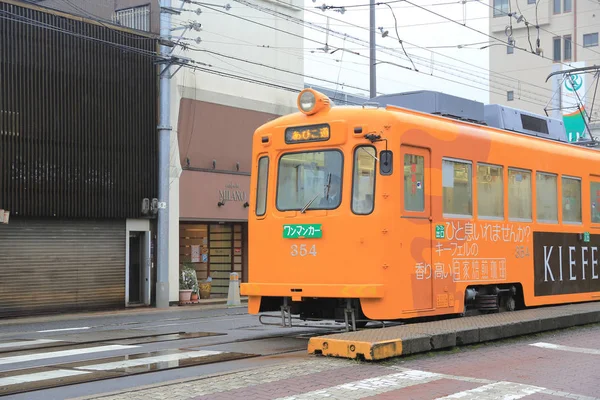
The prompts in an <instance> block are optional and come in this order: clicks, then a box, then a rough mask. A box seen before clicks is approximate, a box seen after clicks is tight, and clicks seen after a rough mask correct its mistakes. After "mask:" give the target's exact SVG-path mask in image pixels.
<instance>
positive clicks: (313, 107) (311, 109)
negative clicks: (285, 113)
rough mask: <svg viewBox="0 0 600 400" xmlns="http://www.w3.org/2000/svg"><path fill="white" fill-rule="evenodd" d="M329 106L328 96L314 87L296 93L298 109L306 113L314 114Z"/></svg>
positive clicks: (325, 109)
mask: <svg viewBox="0 0 600 400" xmlns="http://www.w3.org/2000/svg"><path fill="white" fill-rule="evenodd" d="M330 108H331V101H330V100H329V97H327V96H325V95H324V94H323V93H320V92H317V91H316V90H314V89H310V88H309V89H304V90H303V91H301V92H300V94H299V95H298V109H299V110H300V111H301V112H302V113H304V114H306V115H314V114H317V113H320V112H323V111H327V110H329V109H330Z"/></svg>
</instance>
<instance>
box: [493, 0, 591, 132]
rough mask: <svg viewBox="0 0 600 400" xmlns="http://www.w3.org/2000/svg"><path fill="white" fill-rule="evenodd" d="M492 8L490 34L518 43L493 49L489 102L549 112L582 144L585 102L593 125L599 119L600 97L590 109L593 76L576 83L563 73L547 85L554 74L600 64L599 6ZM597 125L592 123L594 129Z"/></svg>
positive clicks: (556, 0)
mask: <svg viewBox="0 0 600 400" xmlns="http://www.w3.org/2000/svg"><path fill="white" fill-rule="evenodd" d="M490 4H491V5H492V7H490V14H489V15H490V35H492V36H494V37H497V38H499V39H502V40H505V41H507V42H510V43H513V46H507V45H503V44H500V43H499V42H496V43H495V44H493V45H491V46H490V47H489V55H490V67H489V68H490V71H491V72H490V103H497V104H505V105H507V106H510V107H515V108H520V109H524V110H527V111H530V112H535V113H538V114H544V113H545V110H544V109H545V108H546V109H547V110H548V115H550V116H554V117H556V118H562V119H563V120H564V122H565V127H566V128H567V134H568V135H569V137H570V139H571V140H577V137H579V136H581V135H582V130H583V129H584V128H585V126H584V124H583V119H582V117H581V113H580V108H579V107H580V106H581V102H582V103H583V105H584V106H585V109H586V112H587V113H588V115H589V114H591V117H592V122H593V121H594V120H595V121H598V120H599V119H600V114H599V113H598V110H600V108H599V107H598V99H597V98H596V101H595V104H594V107H593V109H592V108H591V107H592V103H593V99H594V93H595V91H594V89H595V81H594V76H593V75H590V74H584V75H577V76H575V77H574V79H575V80H574V81H573V82H571V81H570V80H564V79H563V78H564V76H563V75H557V76H556V77H554V78H550V79H548V81H547V82H546V78H547V77H548V75H550V74H551V73H552V72H555V71H560V70H567V69H570V68H578V67H586V66H593V65H599V64H600V47H599V40H598V35H599V34H600V3H598V2H596V1H589V0H549V1H535V0H520V1H517V0H492V2H491V3H490ZM511 13H512V14H513V16H512V17H509V16H508V14H511ZM515 14H516V15H515ZM525 22H528V23H529V25H528V26H527V25H526V24H525ZM536 25H537V26H539V29H537V28H536ZM538 39H539V42H538ZM515 47H520V48H524V49H526V50H527V51H522V50H519V49H517V48H515ZM532 53H534V54H532ZM539 55H542V56H544V57H545V58H542V57H540V56H539ZM573 88H575V89H576V90H573ZM577 96H579V98H580V99H581V102H580V101H578V100H577ZM553 109H554V110H553ZM596 126H597V124H594V123H592V124H591V126H590V124H588V127H590V128H591V129H593V130H595V129H596V128H595V127H596Z"/></svg>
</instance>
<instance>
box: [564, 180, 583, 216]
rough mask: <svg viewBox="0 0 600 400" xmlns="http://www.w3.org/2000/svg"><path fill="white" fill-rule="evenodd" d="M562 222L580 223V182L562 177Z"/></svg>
mask: <svg viewBox="0 0 600 400" xmlns="http://www.w3.org/2000/svg"><path fill="white" fill-rule="evenodd" d="M562 208H563V222H576V223H577V222H581V180H580V179H579V178H567V177H566V176H563V177H562Z"/></svg>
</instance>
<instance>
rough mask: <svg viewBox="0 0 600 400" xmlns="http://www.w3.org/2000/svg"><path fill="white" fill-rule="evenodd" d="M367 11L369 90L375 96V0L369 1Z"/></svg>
mask: <svg viewBox="0 0 600 400" xmlns="http://www.w3.org/2000/svg"><path fill="white" fill-rule="evenodd" d="M369 12H370V14H371V18H370V20H371V22H370V30H371V31H370V32H369V34H370V39H369V47H370V57H369V61H370V63H369V65H370V67H371V71H370V72H371V73H370V78H371V85H370V91H371V98H373V97H376V96H377V74H376V70H375V68H376V66H375V63H376V62H377V60H376V58H375V0H371V1H370V6H369Z"/></svg>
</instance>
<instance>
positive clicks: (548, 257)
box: [533, 232, 600, 296]
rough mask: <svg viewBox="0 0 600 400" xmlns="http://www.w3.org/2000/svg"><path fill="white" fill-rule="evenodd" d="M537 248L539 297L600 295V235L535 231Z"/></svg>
mask: <svg viewBox="0 0 600 400" xmlns="http://www.w3.org/2000/svg"><path fill="white" fill-rule="evenodd" d="M588 239H589V240H588ZM533 248H534V251H533V262H534V271H535V272H534V275H535V277H534V279H535V284H534V291H535V295H536V296H550V295H559V294H572V293H589V292H600V278H599V276H600V264H599V262H600V235H588V234H584V233H581V234H579V233H554V232H534V233H533Z"/></svg>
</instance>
